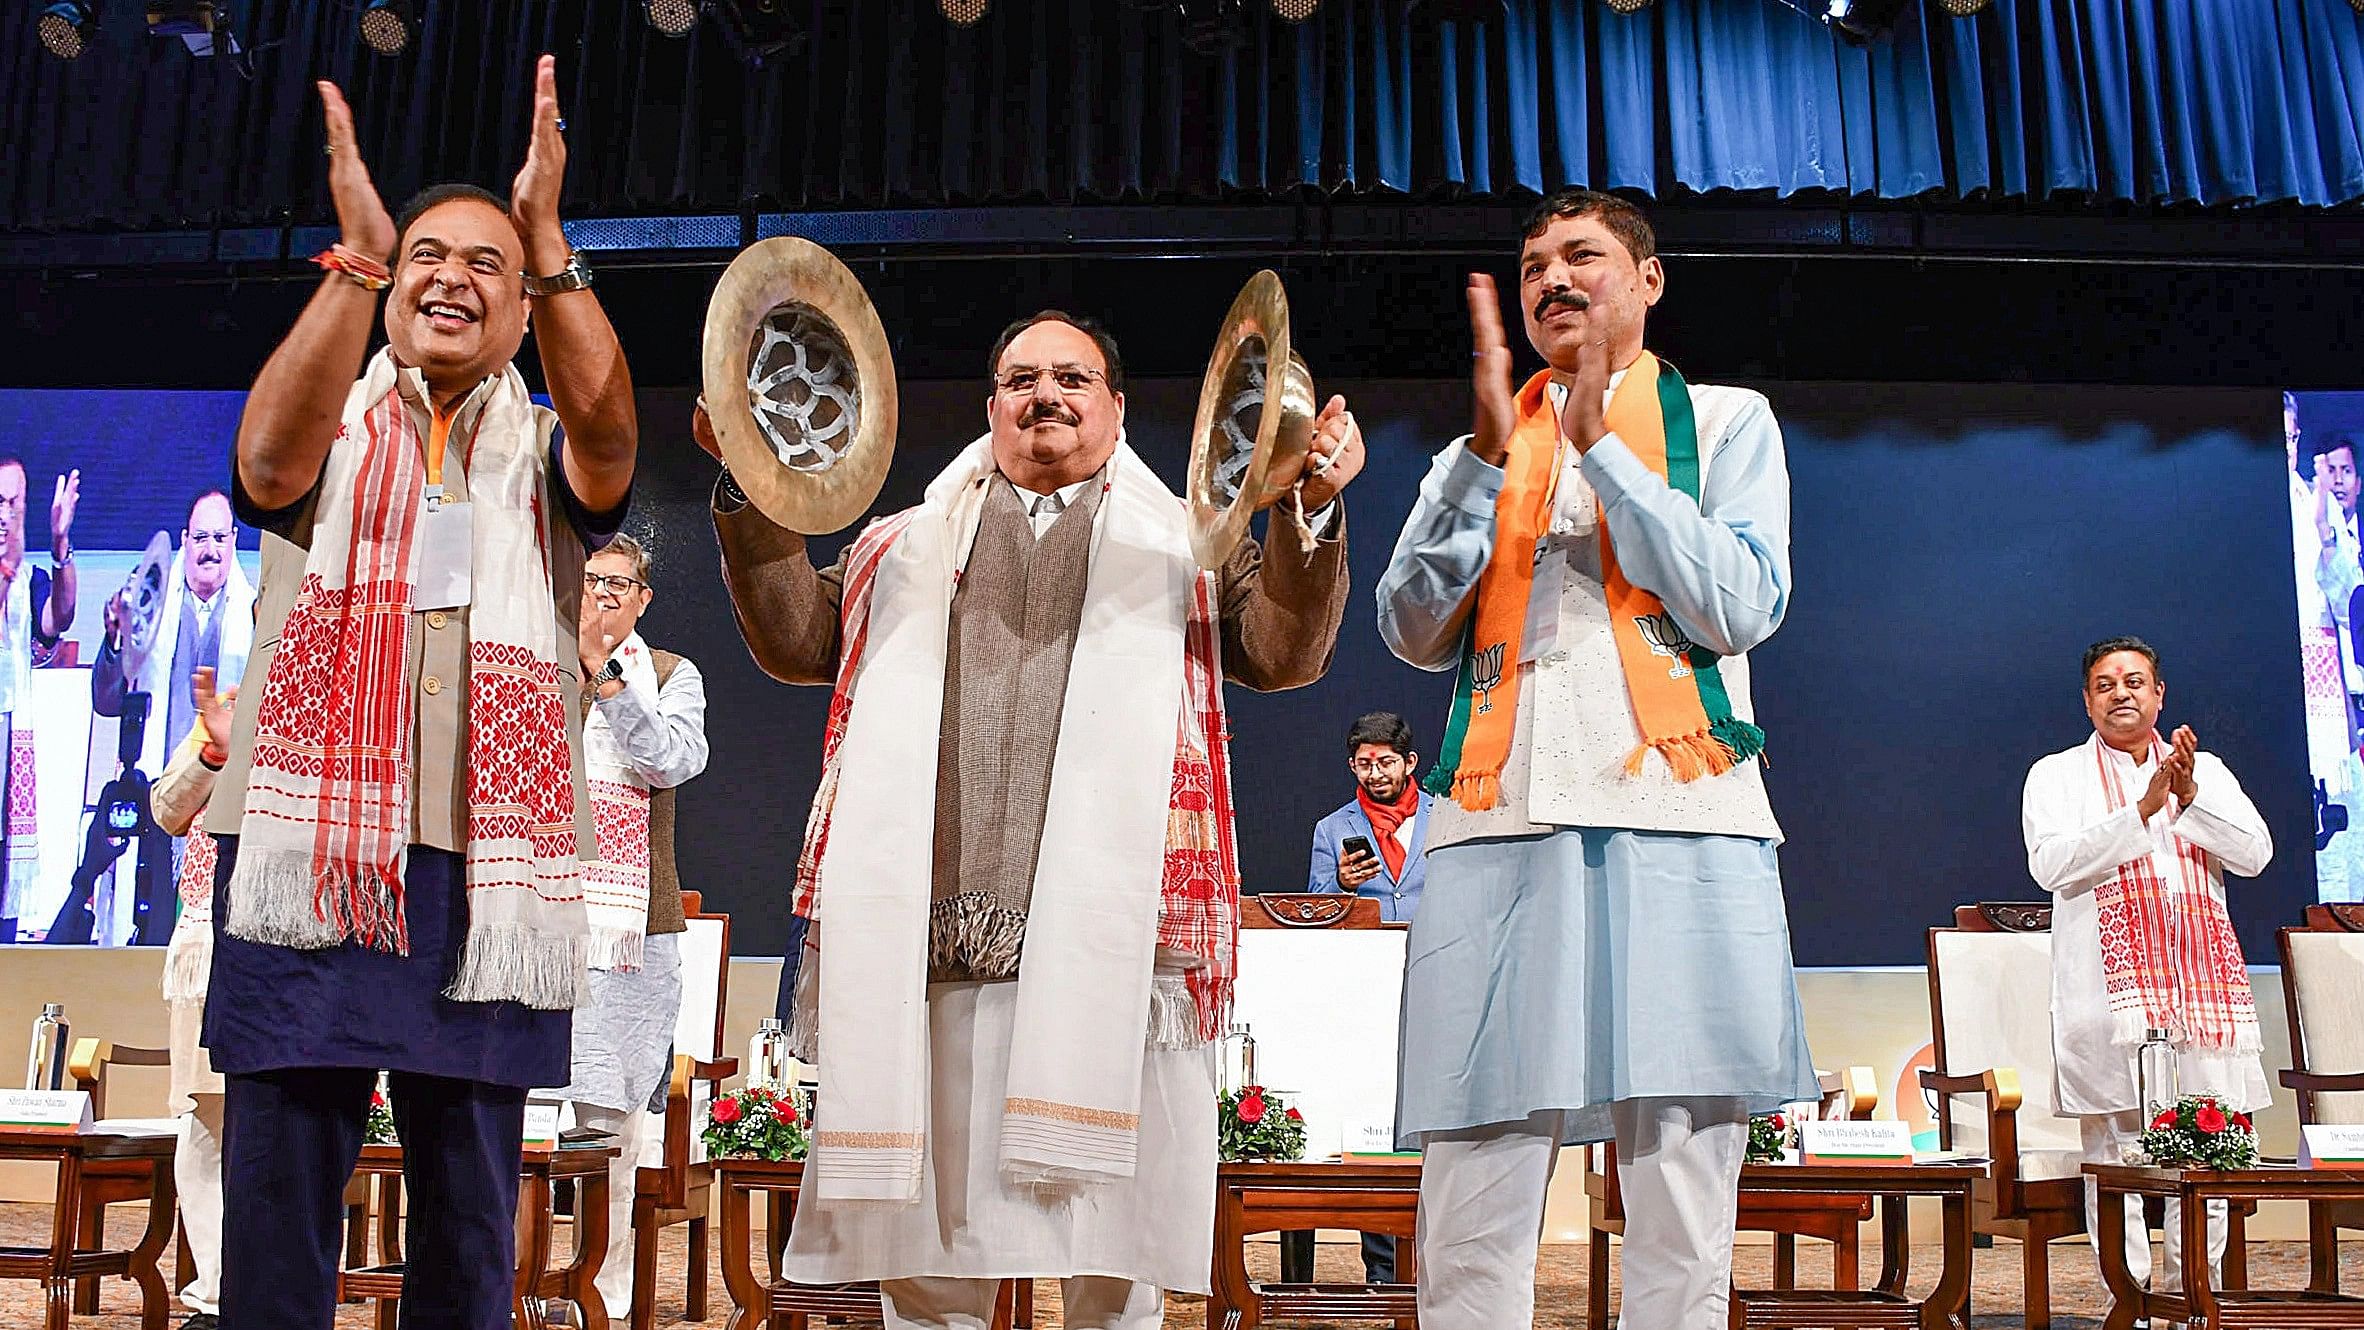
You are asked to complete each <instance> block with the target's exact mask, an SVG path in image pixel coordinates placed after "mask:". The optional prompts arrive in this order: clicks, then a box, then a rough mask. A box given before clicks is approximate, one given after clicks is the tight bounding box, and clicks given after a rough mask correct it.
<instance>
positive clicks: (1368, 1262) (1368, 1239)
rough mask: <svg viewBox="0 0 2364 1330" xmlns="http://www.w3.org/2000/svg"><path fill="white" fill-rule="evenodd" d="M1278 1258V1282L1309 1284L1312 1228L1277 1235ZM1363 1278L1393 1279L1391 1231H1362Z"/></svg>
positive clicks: (1375, 1281) (1384, 1281) (1368, 1280)
mask: <svg viewBox="0 0 2364 1330" xmlns="http://www.w3.org/2000/svg"><path fill="white" fill-rule="evenodd" d="M1280 1258H1281V1282H1282V1283H1284V1284H1310V1283H1312V1282H1313V1230H1311V1229H1298V1230H1295V1231H1292V1232H1288V1233H1283V1234H1281V1235H1280ZM1363 1280H1364V1282H1366V1283H1371V1284H1392V1283H1394V1282H1395V1235H1394V1234H1392V1233H1365V1234H1363Z"/></svg>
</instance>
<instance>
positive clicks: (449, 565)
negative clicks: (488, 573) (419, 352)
mask: <svg viewBox="0 0 2364 1330" xmlns="http://www.w3.org/2000/svg"><path fill="white" fill-rule="evenodd" d="M451 423H452V420H451V417H450V416H448V415H445V414H443V413H442V412H440V411H439V412H436V413H435V419H434V423H433V424H432V425H431V426H429V428H428V432H427V485H426V491H425V496H424V497H425V502H424V503H422V504H421V505H420V506H419V531H418V543H419V548H418V574H417V585H418V591H417V594H416V595H415V597H414V598H413V600H412V603H411V608H413V609H421V610H452V609H462V608H465V607H466V606H467V604H468V598H469V595H470V590H471V587H470V580H471V579H470V577H469V573H470V570H471V568H472V567H473V564H474V554H475V542H474V540H473V536H474V532H473V531H472V530H471V526H470V522H471V519H470V516H469V512H470V509H471V508H472V507H473V505H471V504H469V503H468V502H466V501H465V500H460V501H456V502H447V501H446V500H445V499H444V497H443V463H444V448H445V445H446V443H447V442H448V441H449V439H450V437H451ZM463 474H464V473H463Z"/></svg>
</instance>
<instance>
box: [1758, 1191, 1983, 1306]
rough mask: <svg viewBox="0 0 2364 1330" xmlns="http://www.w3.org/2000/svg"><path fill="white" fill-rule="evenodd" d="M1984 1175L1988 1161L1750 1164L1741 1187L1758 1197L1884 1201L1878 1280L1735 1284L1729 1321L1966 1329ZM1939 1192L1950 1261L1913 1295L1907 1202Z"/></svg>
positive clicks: (1936, 1194) (1938, 1197) (1881, 1203)
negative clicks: (1978, 1190)
mask: <svg viewBox="0 0 2364 1330" xmlns="http://www.w3.org/2000/svg"><path fill="white" fill-rule="evenodd" d="M1985 1176H1986V1165H1985V1164H1984V1163H1977V1164H1963V1163H1947V1164H1914V1165H1911V1166H1909V1167H1908V1166H1904V1165H1878V1164H1749V1165H1746V1166H1744V1167H1743V1168H1742V1169H1741V1170H1740V1190H1741V1192H1742V1194H1744V1195H1754V1196H1756V1197H1759V1198H1763V1197H1767V1196H1769V1195H1770V1196H1773V1197H1778V1196H1780V1195H1782V1194H1785V1193H1807V1194H1816V1195H1824V1196H1828V1195H1856V1196H1869V1197H1872V1198H1874V1199H1876V1200H1877V1201H1878V1202H1879V1207H1880V1279H1879V1282H1878V1283H1877V1284H1875V1285H1874V1286H1872V1287H1871V1288H1868V1289H1862V1290H1854V1289H1795V1288H1784V1289H1735V1290H1733V1293H1732V1314H1731V1325H1732V1327H1733V1330H1741V1327H1750V1328H1751V1330H1754V1328H1756V1327H1786V1326H1822V1325H1828V1326H1902V1327H1916V1328H1924V1330H1966V1327H1967V1326H1968V1325H1969V1320H1968V1312H1967V1308H1968V1305H1969V1298H1970V1191H1971V1188H1972V1187H1973V1186H1974V1185H1976V1183H1977V1182H1978V1180H1979V1179H1981V1178H1983V1177H1985ZM1915 1196H1934V1197H1936V1198H1937V1199H1938V1201H1939V1204H1940V1206H1941V1207H1942V1209H1943V1211H1944V1237H1945V1264H1944V1266H1943V1268H1942V1269H1941V1270H1940V1271H1939V1272H1938V1277H1937V1287H1936V1288H1934V1289H1932V1290H1930V1292H1929V1296H1928V1297H1927V1298H1926V1299H1923V1300H1919V1301H1915V1300H1914V1299H1913V1298H1912V1297H1910V1296H1909V1295H1908V1294H1906V1292H1905V1291H1904V1282H1905V1277H1906V1275H1907V1274H1909V1273H1910V1271H1911V1265H1912V1236H1911V1233H1910V1231H1909V1230H1908V1229H1907V1227H1906V1221H1907V1219H1908V1217H1909V1216H1908V1213H1907V1206H1908V1204H1909V1202H1910V1201H1911V1199H1912V1198H1913V1197H1915Z"/></svg>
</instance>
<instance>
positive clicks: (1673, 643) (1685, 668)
mask: <svg viewBox="0 0 2364 1330" xmlns="http://www.w3.org/2000/svg"><path fill="white" fill-rule="evenodd" d="M1633 626H1634V627H1635V628H1638V629H1640V630H1641V634H1642V640H1643V641H1645V642H1647V643H1649V644H1650V654H1651V655H1653V656H1664V657H1666V658H1667V659H1668V660H1671V661H1673V662H1675V663H1674V666H1673V668H1671V669H1669V670H1668V671H1667V672H1666V677H1667V678H1669V679H1688V678H1690V677H1691V639H1690V638H1688V637H1685V636H1683V630H1682V629H1681V628H1679V627H1676V626H1675V621H1674V616H1673V615H1671V614H1637V615H1635V616H1634V620H1633Z"/></svg>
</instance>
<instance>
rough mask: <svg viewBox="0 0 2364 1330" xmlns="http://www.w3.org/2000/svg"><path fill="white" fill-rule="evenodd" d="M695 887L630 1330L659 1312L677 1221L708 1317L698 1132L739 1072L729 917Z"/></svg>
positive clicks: (705, 1181)
mask: <svg viewBox="0 0 2364 1330" xmlns="http://www.w3.org/2000/svg"><path fill="white" fill-rule="evenodd" d="M703 906H704V901H703V900H701V899H700V897H699V894H698V893H697V892H694V891H685V892H683V893H681V909H682V914H683V915H684V917H685V918H686V920H687V922H688V924H689V928H688V930H687V931H685V932H683V933H682V935H681V1014H680V1015H679V1016H678V1017H677V1018H675V1021H674V1027H673V1075H672V1078H671V1081H670V1082H669V1083H668V1084H667V1086H666V1088H665V1114H664V1129H663V1131H662V1133H652V1139H651V1140H650V1142H649V1147H648V1151H647V1153H645V1154H643V1155H642V1156H641V1161H640V1163H641V1167H640V1175H639V1180H638V1183H637V1185H636V1186H635V1187H634V1189H633V1197H632V1330H652V1327H653V1326H654V1325H655V1324H656V1316H657V1300H656V1288H657V1243H658V1240H659V1238H660V1237H661V1236H662V1234H663V1233H664V1231H665V1230H666V1229H668V1228H671V1227H673V1226H674V1225H675V1224H687V1225H689V1271H688V1274H689V1289H688V1308H687V1311H688V1316H689V1319H690V1320H692V1321H703V1320H705V1319H706V1266H707V1259H706V1220H707V1215H708V1210H709V1205H708V1202H709V1198H710V1196H711V1194H712V1188H713V1184H714V1166H713V1165H712V1164H710V1163H708V1162H707V1159H706V1144H705V1142H704V1141H703V1140H701V1139H700V1137H699V1133H700V1129H701V1128H702V1127H703V1126H704V1125H705V1121H706V1106H707V1105H708V1104H710V1103H712V1102H714V1097H715V1095H716V1094H717V1093H719V1092H720V1090H721V1088H722V1082H724V1081H725V1080H728V1079H729V1078H731V1077H733V1076H736V1075H738V1073H739V1061H738V1059H737V1058H731V1057H724V1056H723V1054H722V1020H723V1012H724V1009H725V1007H726V1006H727V1005H728V999H729V996H730V970H731V917H730V916H729V915H727V914H706V913H703Z"/></svg>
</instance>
